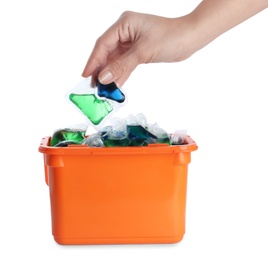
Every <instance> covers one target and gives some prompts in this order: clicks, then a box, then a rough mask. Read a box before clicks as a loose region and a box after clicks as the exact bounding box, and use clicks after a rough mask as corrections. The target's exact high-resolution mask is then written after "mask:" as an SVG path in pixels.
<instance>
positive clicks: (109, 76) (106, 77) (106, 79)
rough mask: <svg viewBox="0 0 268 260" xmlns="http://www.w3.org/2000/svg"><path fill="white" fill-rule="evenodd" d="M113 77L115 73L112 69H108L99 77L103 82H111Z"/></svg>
mask: <svg viewBox="0 0 268 260" xmlns="http://www.w3.org/2000/svg"><path fill="white" fill-rule="evenodd" d="M112 78H113V74H112V73H111V72H110V71H106V72H104V73H103V74H102V76H101V77H100V78H99V80H100V82H101V83H102V84H106V83H109V81H110V80H111V79H112Z"/></svg>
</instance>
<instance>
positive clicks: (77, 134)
mask: <svg viewBox="0 0 268 260" xmlns="http://www.w3.org/2000/svg"><path fill="white" fill-rule="evenodd" d="M85 134H86V131H81V130H76V129H69V128H64V129H59V130H57V131H55V132H54V133H53V135H52V138H51V142H50V145H51V146H56V145H57V146H61V145H59V144H60V143H63V142H65V143H66V141H70V143H71V142H73V143H80V142H82V141H83V140H84V138H85ZM63 146H64V145H63Z"/></svg>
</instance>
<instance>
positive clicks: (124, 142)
mask: <svg viewBox="0 0 268 260" xmlns="http://www.w3.org/2000/svg"><path fill="white" fill-rule="evenodd" d="M130 142H131V141H130V139H129V138H123V139H109V138H107V139H104V140H103V144H104V146H108V147H113V146H129V145H130Z"/></svg>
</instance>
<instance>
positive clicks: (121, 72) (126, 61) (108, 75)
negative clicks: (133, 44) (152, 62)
mask: <svg viewBox="0 0 268 260" xmlns="http://www.w3.org/2000/svg"><path fill="white" fill-rule="evenodd" d="M138 64H139V62H138V58H137V55H136V54H135V53H134V52H133V51H130V50H129V51H127V52H125V53H124V54H123V55H121V56H120V57H118V58H117V59H115V60H112V61H108V62H107V64H106V66H105V67H104V68H102V70H101V71H100V72H99V76H98V78H99V81H100V82H101V83H102V84H109V83H111V82H114V83H115V84H116V85H117V87H120V86H122V85H123V84H124V83H125V82H126V80H127V79H128V78H129V76H130V74H131V73H132V72H133V70H134V69H135V68H136V67H137V66H138Z"/></svg>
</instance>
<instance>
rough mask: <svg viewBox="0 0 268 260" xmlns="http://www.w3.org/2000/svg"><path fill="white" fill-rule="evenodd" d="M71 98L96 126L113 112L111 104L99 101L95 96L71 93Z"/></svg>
mask: <svg viewBox="0 0 268 260" xmlns="http://www.w3.org/2000/svg"><path fill="white" fill-rule="evenodd" d="M69 98H70V100H71V101H72V102H73V103H74V104H75V105H76V106H77V107H78V108H79V109H80V110H81V111H82V112H83V114H84V115H85V116H86V117H87V118H88V119H89V120H90V121H91V122H92V123H93V124H94V125H98V124H99V123H100V122H101V121H102V120H103V119H104V118H105V117H106V116H107V115H108V114H109V113H111V112H112V111H113V107H112V106H111V105H110V103H109V102H107V101H106V100H100V99H98V98H97V97H96V96H95V95H94V94H74V93H71V94H70V95H69Z"/></svg>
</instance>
